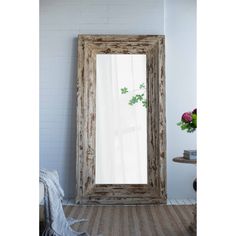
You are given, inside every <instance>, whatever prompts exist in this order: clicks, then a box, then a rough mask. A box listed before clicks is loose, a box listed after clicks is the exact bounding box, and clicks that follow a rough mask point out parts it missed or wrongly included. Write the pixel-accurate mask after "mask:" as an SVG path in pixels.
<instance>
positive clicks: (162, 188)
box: [76, 35, 166, 204]
mask: <svg viewBox="0 0 236 236" xmlns="http://www.w3.org/2000/svg"><path fill="white" fill-rule="evenodd" d="M97 54H146V58H147V63H146V65H147V69H146V73H147V100H148V108H147V144H148V145H147V149H148V151H147V152H148V153H147V160H148V184H124V185H121V184H95V158H96V157H95V153H96V152H95V148H96V147H95V144H96V140H95V139H96V134H95V132H96V55H97ZM77 76H78V78H77V143H76V149H77V150H76V189H77V195H76V202H77V203H81V204H156V203H166V118H165V38H164V36H162V35H147V36H146V35H123V36H122V35H79V36H78V73H77Z"/></svg>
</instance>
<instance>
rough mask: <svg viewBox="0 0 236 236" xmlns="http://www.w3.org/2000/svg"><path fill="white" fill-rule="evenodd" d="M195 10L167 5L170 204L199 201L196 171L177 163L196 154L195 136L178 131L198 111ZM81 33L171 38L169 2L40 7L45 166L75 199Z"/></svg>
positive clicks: (102, 0)
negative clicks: (185, 114)
mask: <svg viewBox="0 0 236 236" xmlns="http://www.w3.org/2000/svg"><path fill="white" fill-rule="evenodd" d="M177 2H178V4H177ZM194 7H195V1H192V0H185V1H184V0H176V1H174V0H173V1H170V0H166V4H165V14H166V24H165V30H166V35H167V128H168V130H167V131H168V140H167V141H168V150H167V154H168V194H169V196H170V197H171V198H186V197H193V196H194V193H193V191H192V187H191V181H192V178H193V177H194V176H195V169H194V167H193V166H190V165H189V166H185V165H181V164H174V163H172V161H171V158H172V157H174V156H176V155H178V154H181V153H182V151H183V149H185V148H189V147H191V148H193V147H195V138H194V137H193V136H194V135H187V134H184V133H183V132H181V131H180V130H179V129H178V127H176V125H175V124H176V122H177V121H178V120H179V116H180V113H182V111H185V110H189V109H191V108H192V107H194V106H195V88H196V87H195V66H194V65H195V64H194V63H195V58H194V55H195V43H194V42H195V18H194V17H195V12H194V11H195V8H194ZM186 8H187V10H188V11H187V12H186ZM78 34H164V0H145V1H143V0H129V1H128V0H119V1H117V0H99V1H95V0H40V166H41V167H44V168H47V169H57V170H58V172H59V175H60V182H61V184H62V187H63V188H64V190H65V194H66V197H73V196H74V193H75V143H76V125H75V124H76V61H77V48H76V47H77V35H78Z"/></svg>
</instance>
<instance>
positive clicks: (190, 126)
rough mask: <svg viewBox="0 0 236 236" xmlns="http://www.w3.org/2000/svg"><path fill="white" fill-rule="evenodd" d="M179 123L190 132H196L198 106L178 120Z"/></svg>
mask: <svg viewBox="0 0 236 236" xmlns="http://www.w3.org/2000/svg"><path fill="white" fill-rule="evenodd" d="M177 125H178V126H180V128H181V129H182V130H186V131H187V132H188V133H192V132H194V131H195V130H196V128H197V108H195V109H194V110H193V111H192V112H185V113H184V114H183V115H182V117H181V121H180V122H178V123H177Z"/></svg>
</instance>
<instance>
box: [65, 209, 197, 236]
mask: <svg viewBox="0 0 236 236" xmlns="http://www.w3.org/2000/svg"><path fill="white" fill-rule="evenodd" d="M68 207H69V206H65V207H64V210H65V211H66V212H67V213H66V216H77V219H80V218H82V217H83V218H86V219H87V220H88V221H87V222H84V223H80V224H75V225H73V226H72V227H73V228H74V229H76V230H79V231H86V232H87V233H89V235H91V236H95V235H96V236H98V235H101V236H111V235H114V236H138V235H139V236H184V235H185V236H195V235H196V232H192V231H191V230H190V229H189V225H190V224H191V220H192V218H189V217H187V215H188V214H186V211H190V212H192V211H193V210H194V207H195V206H193V205H188V206H181V205H178V206H167V205H145V206H144V205H143V206H81V205H77V206H73V207H72V208H70V209H69V211H68V210H67V208H68ZM70 212H74V213H73V214H70ZM80 213H81V214H80Z"/></svg>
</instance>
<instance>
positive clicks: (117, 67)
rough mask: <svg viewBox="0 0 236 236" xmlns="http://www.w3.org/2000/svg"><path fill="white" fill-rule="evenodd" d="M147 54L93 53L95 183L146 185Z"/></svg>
mask: <svg viewBox="0 0 236 236" xmlns="http://www.w3.org/2000/svg"><path fill="white" fill-rule="evenodd" d="M146 106H147V103H146V55H144V54H97V56H96V164H95V165H96V171H95V172H96V176H95V184H147V109H146Z"/></svg>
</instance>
